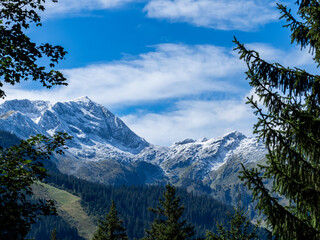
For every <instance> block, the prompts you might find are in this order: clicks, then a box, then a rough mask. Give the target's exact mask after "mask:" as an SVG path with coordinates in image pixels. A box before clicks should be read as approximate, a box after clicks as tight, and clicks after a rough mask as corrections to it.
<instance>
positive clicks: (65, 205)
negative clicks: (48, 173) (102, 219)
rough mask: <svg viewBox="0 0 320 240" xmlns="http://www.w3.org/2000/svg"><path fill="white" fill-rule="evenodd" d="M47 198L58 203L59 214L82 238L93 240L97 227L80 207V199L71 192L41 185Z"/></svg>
mask: <svg viewBox="0 0 320 240" xmlns="http://www.w3.org/2000/svg"><path fill="white" fill-rule="evenodd" d="M41 185H42V186H43V187H44V189H45V191H46V192H47V196H48V197H49V198H50V199H53V200H55V201H56V202H57V207H58V212H59V215H61V216H62V217H63V218H65V219H66V220H67V221H68V222H69V223H70V224H71V225H73V226H75V227H76V228H77V229H78V233H79V235H80V236H82V237H84V238H86V239H91V238H92V236H93V233H94V231H95V230H96V226H95V225H94V223H93V222H92V220H91V219H90V218H89V216H88V215H87V214H86V213H85V212H84V210H83V208H82V207H81V205H80V198H79V197H78V196H75V195H72V194H71V193H69V192H66V191H63V190H60V189H58V188H55V187H52V186H50V185H48V184H44V183H41Z"/></svg>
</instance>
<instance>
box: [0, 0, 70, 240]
mask: <svg viewBox="0 0 320 240" xmlns="http://www.w3.org/2000/svg"><path fill="white" fill-rule="evenodd" d="M52 1H53V2H57V0H52ZM44 2H45V0H0V98H4V97H5V92H4V90H3V89H2V87H3V85H4V84H10V85H15V84H17V83H20V82H21V81H22V80H24V81H26V80H30V79H31V80H34V81H39V82H40V83H41V84H42V85H43V86H44V87H47V88H50V87H52V86H54V85H67V84H66V83H65V81H66V78H65V77H64V76H63V75H62V73H61V72H59V71H56V70H54V69H53V68H54V67H55V65H56V64H57V63H58V62H59V61H60V60H62V59H63V58H64V56H65V54H66V52H65V51H64V49H63V48H62V47H61V46H53V45H50V44H49V43H44V44H37V43H35V42H32V41H31V39H30V37H28V36H27V35H26V32H27V31H28V28H30V25H31V24H34V25H35V26H41V22H40V20H41V18H40V16H39V12H40V11H44V10H45V8H44V6H43V4H44ZM41 59H43V60H45V61H39V60H41ZM41 62H46V63H48V64H47V65H45V66H43V65H39V63H41ZM66 139H67V136H66V135H63V134H62V135H61V134H60V135H59V134H57V135H55V136H54V137H53V138H47V137H44V136H40V135H38V136H35V137H32V138H30V139H29V140H27V141H21V143H20V144H17V145H14V146H11V147H10V148H6V149H2V148H0V223H1V224H0V239H8V240H10V239H14V240H17V239H23V238H24V237H25V236H26V234H27V232H28V230H29V229H30V225H31V224H32V223H34V222H35V220H36V219H37V217H38V216H39V215H48V214H52V213H55V208H54V204H53V201H41V200H40V201H36V200H34V199H33V198H32V195H33V193H32V188H31V185H32V184H33V183H35V182H37V181H41V180H42V179H43V178H44V177H45V176H46V169H45V168H44V167H43V164H42V163H41V162H40V160H41V159H46V158H48V157H50V155H51V154H52V152H53V151H55V149H57V148H59V147H61V146H62V145H63V144H64V143H65V140H66ZM58 152H61V150H58Z"/></svg>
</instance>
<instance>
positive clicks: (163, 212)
mask: <svg viewBox="0 0 320 240" xmlns="http://www.w3.org/2000/svg"><path fill="white" fill-rule="evenodd" d="M159 203H160V204H159V206H157V207H156V208H151V209H150V211H152V212H153V213H154V214H156V218H155V219H154V222H152V223H151V229H150V230H146V236H145V237H144V238H143V239H144V240H151V239H152V240H168V239H171V240H184V239H193V236H194V235H195V231H194V227H193V226H191V225H190V224H187V221H186V220H180V218H181V217H182V215H183V211H184V207H183V206H180V198H179V197H176V190H175V188H174V187H173V186H171V185H167V186H166V192H165V193H164V199H159Z"/></svg>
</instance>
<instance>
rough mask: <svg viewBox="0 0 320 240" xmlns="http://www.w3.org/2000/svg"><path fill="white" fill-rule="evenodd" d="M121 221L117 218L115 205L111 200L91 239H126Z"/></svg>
mask: <svg viewBox="0 0 320 240" xmlns="http://www.w3.org/2000/svg"><path fill="white" fill-rule="evenodd" d="M122 223H123V221H122V220H120V219H119V217H118V213H117V209H116V206H115V204H114V202H113V201H112V204H111V207H110V211H109V213H108V214H107V215H106V218H105V220H104V221H100V224H99V227H98V229H97V231H96V232H95V234H94V236H93V238H92V240H125V239H128V237H127V233H126V229H125V228H124V227H122Z"/></svg>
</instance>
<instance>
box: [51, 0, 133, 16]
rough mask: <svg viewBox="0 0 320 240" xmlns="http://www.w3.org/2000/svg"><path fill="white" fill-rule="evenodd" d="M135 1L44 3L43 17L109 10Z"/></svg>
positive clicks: (66, 0)
mask: <svg viewBox="0 0 320 240" xmlns="http://www.w3.org/2000/svg"><path fill="white" fill-rule="evenodd" d="M137 1H139V0H59V1H58V2H57V3H53V2H51V1H48V2H46V3H45V7H46V12H45V15H46V16H51V17H52V16H56V14H67V13H68V14H69V13H79V12H81V11H83V10H84V11H91V10H99V9H111V8H117V7H121V6H123V5H124V4H126V3H129V2H137Z"/></svg>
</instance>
